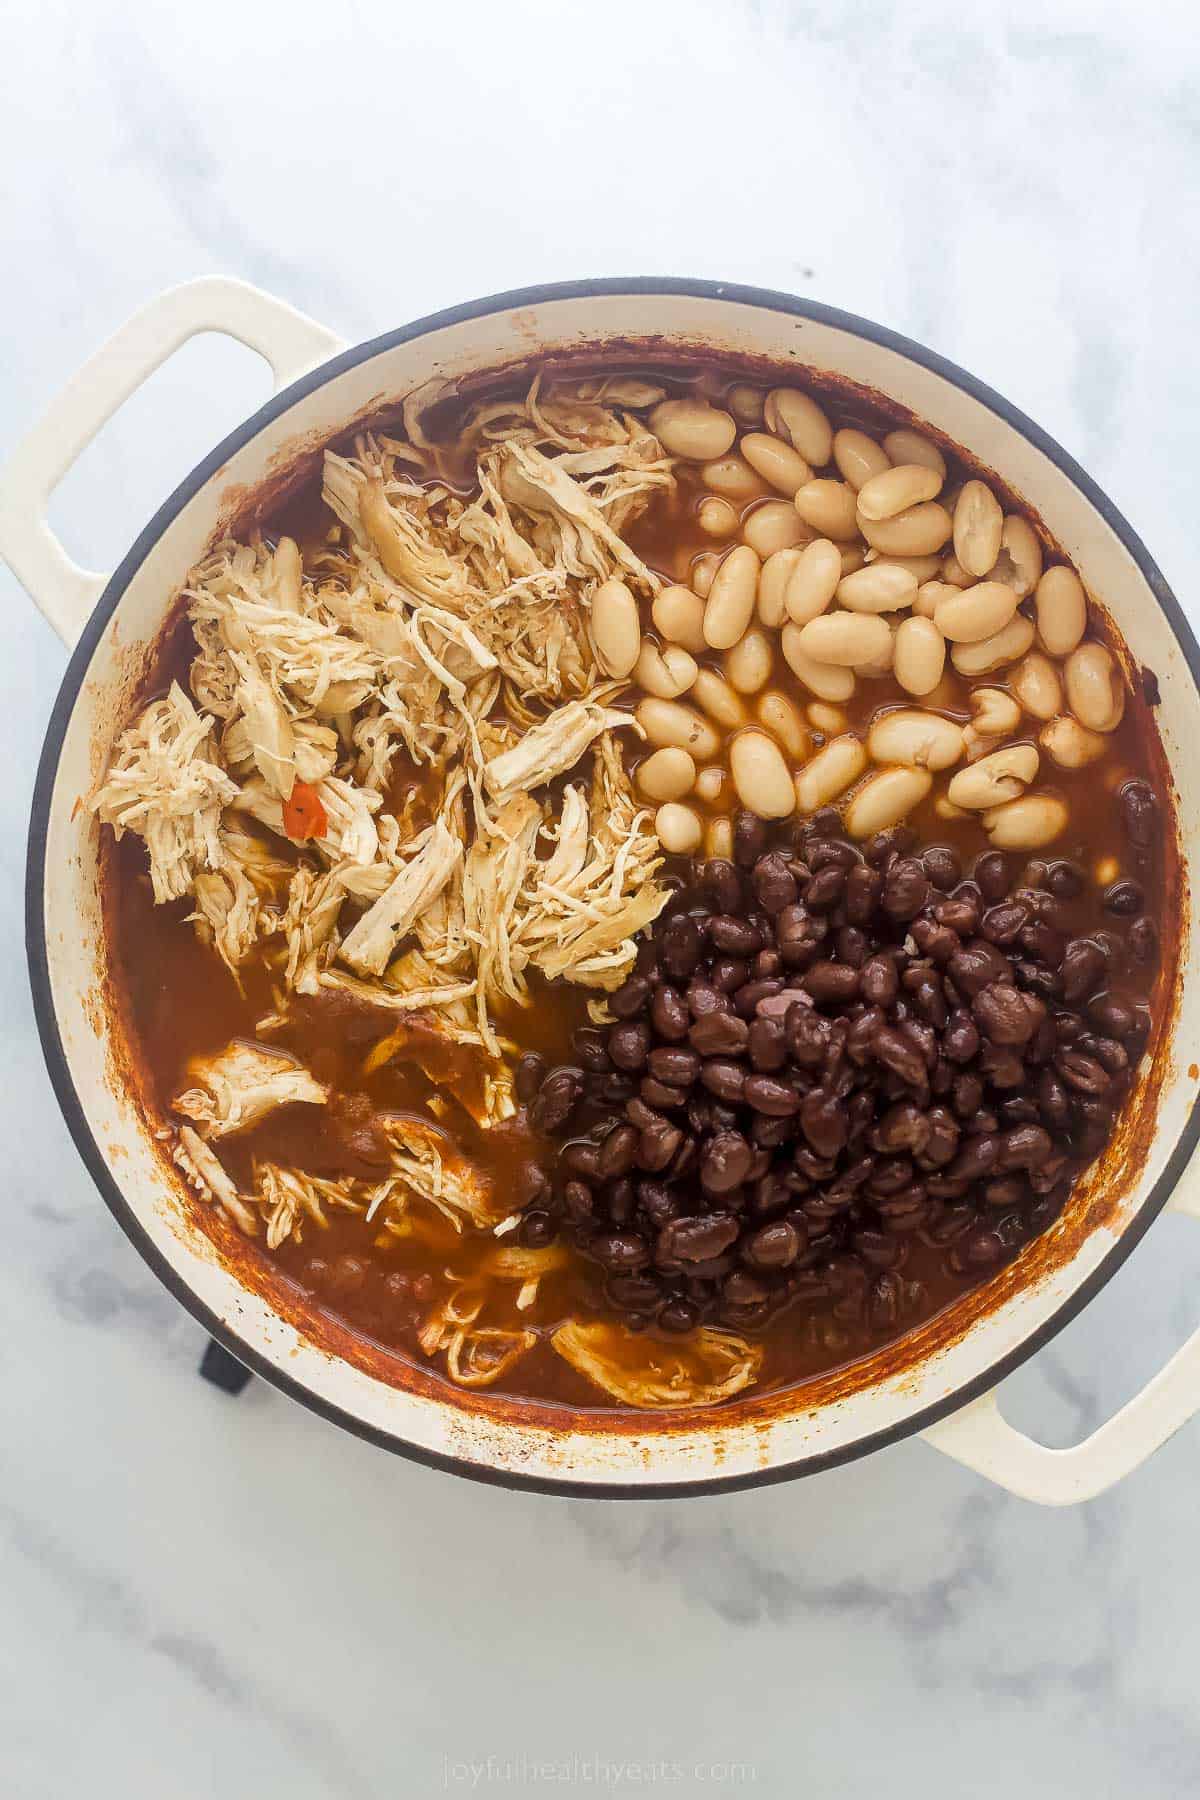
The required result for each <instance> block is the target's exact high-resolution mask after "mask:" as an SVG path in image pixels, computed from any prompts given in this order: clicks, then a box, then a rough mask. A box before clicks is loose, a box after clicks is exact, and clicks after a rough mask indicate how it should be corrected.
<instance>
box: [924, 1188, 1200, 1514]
mask: <svg viewBox="0 0 1200 1800" xmlns="http://www.w3.org/2000/svg"><path fill="white" fill-rule="evenodd" d="M1191 1174H1192V1171H1190V1170H1189V1171H1188V1175H1191ZM1170 1204H1171V1208H1172V1210H1173V1211H1175V1212H1181V1213H1186V1214H1187V1215H1188V1217H1189V1218H1193V1219H1200V1177H1197V1176H1193V1178H1192V1179H1191V1180H1188V1179H1187V1177H1186V1176H1185V1179H1184V1181H1183V1182H1182V1183H1181V1184H1180V1186H1179V1187H1177V1188H1176V1190H1175V1192H1174V1194H1173V1195H1172V1197H1171V1203H1170ZM1197 1412H1200V1330H1197V1331H1194V1332H1193V1333H1192V1335H1191V1337H1190V1338H1189V1339H1188V1341H1187V1343H1186V1344H1184V1346H1183V1348H1182V1349H1180V1350H1177V1351H1176V1352H1175V1355H1174V1356H1173V1357H1172V1358H1171V1360H1170V1362H1168V1363H1166V1364H1165V1365H1164V1366H1163V1368H1161V1369H1160V1370H1159V1372H1158V1374H1157V1375H1155V1376H1154V1377H1153V1378H1152V1379H1151V1380H1150V1381H1148V1382H1147V1383H1146V1385H1145V1387H1144V1388H1143V1389H1142V1391H1141V1393H1139V1394H1135V1395H1134V1397H1133V1399H1132V1400H1130V1401H1128V1402H1127V1403H1126V1405H1124V1406H1123V1407H1122V1408H1121V1410H1120V1412H1117V1413H1114V1414H1113V1416H1112V1418H1111V1419H1109V1420H1108V1421H1107V1423H1106V1424H1104V1425H1101V1426H1100V1428H1099V1430H1097V1431H1094V1432H1093V1433H1092V1435H1091V1437H1088V1438H1085V1439H1084V1440H1083V1442H1082V1444H1075V1445H1073V1446H1072V1447H1071V1448H1070V1449H1069V1450H1050V1449H1047V1447H1046V1446H1045V1444H1039V1443H1037V1442H1036V1441H1035V1440H1034V1439H1033V1438H1030V1437H1026V1436H1025V1434H1024V1432H1021V1431H1018V1430H1017V1429H1016V1427H1015V1426H1014V1425H1010V1424H1009V1423H1008V1421H1007V1419H1005V1418H1004V1416H1003V1414H1002V1413H1001V1411H1000V1407H999V1403H998V1401H997V1398H996V1390H995V1389H993V1390H992V1391H991V1392H990V1393H987V1394H981V1395H980V1397H979V1399H978V1400H972V1401H971V1402H970V1404H969V1405H967V1406H964V1407H963V1408H962V1410H961V1412H956V1413H951V1415H950V1417H949V1418H948V1419H941V1420H939V1422H938V1423H937V1424H936V1425H931V1426H930V1427H929V1429H928V1430H927V1431H923V1432H922V1433H921V1436H922V1437H923V1438H924V1440H925V1442H926V1443H927V1444H932V1445H933V1447H934V1449H935V1450H940V1451H941V1452H942V1454H943V1455H944V1456H950V1457H953V1459H954V1461H955V1462H960V1463H962V1464H964V1465H965V1467H966V1468H968V1469H974V1471H975V1473H976V1474H977V1475H986V1476H987V1478H988V1480H989V1481H994V1482H995V1483H996V1485H997V1487H1002V1488H1007V1489H1008V1491H1009V1493H1010V1494H1019V1495H1020V1497H1021V1498H1022V1499H1023V1500H1035V1501H1037V1502H1038V1504H1039V1505H1041V1506H1073V1505H1075V1504H1076V1502H1078V1501H1080V1500H1093V1499H1094V1498H1095V1497H1096V1495H1097V1494H1103V1493H1104V1492H1105V1490H1106V1489H1107V1488H1110V1487H1113V1486H1115V1485H1116V1483H1117V1482H1118V1481H1122V1480H1124V1478H1125V1476H1126V1475H1129V1474H1132V1472H1133V1470H1134V1469H1136V1468H1138V1467H1139V1465H1140V1464H1142V1463H1144V1462H1145V1460H1146V1458H1147V1457H1148V1456H1151V1455H1152V1454H1153V1453H1154V1451H1155V1450H1157V1449H1158V1447H1159V1445H1160V1444H1165V1443H1166V1441H1167V1439H1168V1438H1169V1437H1172V1436H1173V1435H1174V1433H1175V1432H1177V1431H1178V1430H1179V1428H1180V1426H1181V1425H1186V1424H1187V1422H1188V1420H1189V1419H1191V1418H1193V1417H1194V1416H1195V1414H1196V1413H1197Z"/></svg>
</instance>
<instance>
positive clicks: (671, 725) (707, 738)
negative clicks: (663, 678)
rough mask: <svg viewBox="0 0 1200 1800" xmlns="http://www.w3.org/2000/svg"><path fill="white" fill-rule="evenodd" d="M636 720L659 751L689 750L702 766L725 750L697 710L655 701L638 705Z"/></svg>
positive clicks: (678, 704) (644, 701) (654, 699)
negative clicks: (669, 749) (671, 749)
mask: <svg viewBox="0 0 1200 1800" xmlns="http://www.w3.org/2000/svg"><path fill="white" fill-rule="evenodd" d="M633 716H634V718H635V719H636V720H637V722H638V724H639V725H640V726H641V728H642V730H643V731H644V732H645V734H646V736H647V738H648V739H649V740H650V742H651V743H652V744H653V745H654V746H655V747H656V748H657V749H659V750H664V749H668V748H678V749H680V750H686V751H687V752H688V753H689V755H691V756H692V757H694V758H695V759H696V760H697V761H698V762H711V761H712V759H713V758H714V756H716V754H717V752H718V750H720V748H721V740H720V739H719V738H718V736H717V734H716V732H715V731H714V730H713V728H712V726H711V725H710V724H709V722H708V720H707V719H704V718H702V717H701V716H700V714H699V713H698V712H697V711H696V709H695V707H693V706H684V705H683V704H682V703H681V702H680V701H678V700H660V699H657V698H652V699H649V700H641V701H639V702H638V706H637V709H636V711H635V712H634V715H633Z"/></svg>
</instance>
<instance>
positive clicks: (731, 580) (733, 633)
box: [704, 544, 759, 650]
mask: <svg viewBox="0 0 1200 1800" xmlns="http://www.w3.org/2000/svg"><path fill="white" fill-rule="evenodd" d="M758 571H759V561H758V557H757V555H756V554H755V552H754V551H753V550H752V549H751V548H750V546H749V544H739V545H738V546H737V547H736V549H733V550H731V551H730V552H729V554H728V556H726V558H725V559H724V561H723V562H722V564H721V566H720V568H719V569H718V570H717V572H716V575H715V576H714V577H713V584H712V587H711V588H710V589H709V591H708V602H707V604H706V606H705V608H704V641H705V643H706V644H708V645H709V646H710V647H711V648H712V649H713V650H728V649H730V648H731V647H732V646H733V645H734V644H736V643H737V641H738V639H739V638H740V637H741V635H742V633H743V632H744V631H745V629H746V627H747V626H748V625H749V623H750V620H751V619H752V618H753V616H754V601H755V598H756V596H757V593H758Z"/></svg>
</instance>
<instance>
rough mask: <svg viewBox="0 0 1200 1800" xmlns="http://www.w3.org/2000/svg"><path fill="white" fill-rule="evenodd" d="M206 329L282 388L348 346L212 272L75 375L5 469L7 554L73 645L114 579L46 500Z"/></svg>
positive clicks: (1, 524) (138, 320)
mask: <svg viewBox="0 0 1200 1800" xmlns="http://www.w3.org/2000/svg"><path fill="white" fill-rule="evenodd" d="M201 331H220V332H224V333H225V334H226V336H228V337H234V338H237V339H238V340H239V341H240V342H241V343H243V344H245V345H246V346H247V348H249V349H251V350H256V351H257V352H258V354H259V355H260V356H262V357H264V358H265V359H266V361H267V362H268V363H270V365H271V370H272V373H273V374H274V376H275V391H276V392H277V393H278V391H279V389H280V388H282V387H286V386H287V384H288V383H289V382H291V381H294V380H295V379H296V377H297V376H298V375H301V374H303V373H304V372H305V370H307V369H311V368H314V367H316V365H317V364H318V363H322V362H325V361H326V360H327V359H328V358H329V357H331V356H334V355H336V354H337V352H338V351H339V350H342V349H344V348H345V345H344V343H343V340H342V339H341V338H339V337H338V336H337V335H336V333H334V332H332V331H329V330H328V329H327V328H326V327H325V326H324V325H318V324H317V322H316V321H315V320H314V319H310V318H307V317H306V316H305V315H304V314H303V313H301V312H297V311H296V310H295V308H294V307H291V306H289V305H287V303H286V302H285V301H283V300H276V299H275V297H274V296H273V295H272V294H266V293H264V292H263V291H262V289H261V288H256V287H251V286H250V285H249V283H248V282H244V281H235V280H233V279H232V278H231V277H229V276H225V275H206V276H202V277H201V278H200V279H199V280H198V281H186V282H184V283H183V284H182V285H181V286H180V287H174V288H168V289H167V291H166V292H165V293H163V294H159V295H158V297H157V298H156V299H154V300H151V301H150V302H149V303H148V304H147V305H146V306H143V307H142V308H141V310H140V311H139V312H136V313H134V315H133V317H132V318H131V319H128V320H127V321H126V322H125V324H124V325H122V326H121V328H120V330H119V331H117V332H116V333H114V335H113V336H112V337H110V338H109V340H108V342H107V343H106V344H103V345H102V346H101V348H100V349H99V350H97V351H96V353H95V355H94V356H92V357H91V358H89V360H88V361H87V362H86V363H84V365H83V367H82V368H81V369H80V370H79V371H78V372H77V373H76V374H75V375H73V376H72V378H71V380H70V381H68V383H67V385H66V386H65V387H64V388H63V389H62V391H61V393H59V394H58V395H57V396H56V397H55V399H54V400H52V401H51V403H50V406H49V408H48V410H47V411H46V413H45V414H44V415H43V416H42V418H41V419H39V420H38V422H37V424H36V425H35V426H34V427H33V429H32V430H31V431H30V432H29V433H28V434H27V436H26V437H25V438H24V440H23V441H22V442H21V443H20V444H19V445H18V446H17V448H16V450H14V452H13V454H12V456H11V457H10V459H9V461H8V463H7V465H6V467H5V468H4V469H3V470H2V471H0V556H2V557H3V558H4V560H5V562H7V564H8V565H9V567H10V568H11V569H12V571H13V574H14V575H15V576H16V577H17V579H18V581H20V582H21V584H22V585H23V586H24V587H25V588H26V589H27V590H28V592H29V594H30V597H31V598H32V599H33V601H34V603H35V605H36V606H37V607H38V608H39V609H40V611H41V612H42V613H44V614H45V616H46V618H47V619H48V620H49V622H50V624H51V625H52V626H53V627H54V629H55V631H57V633H58V635H59V637H61V638H62V639H63V640H64V642H65V643H66V644H68V645H69V646H73V645H74V644H75V643H76V641H77V640H78V638H79V636H80V633H81V632H82V630H83V628H84V625H85V624H86V623H87V620H88V618H89V617H90V616H91V612H92V608H93V607H94V606H95V604H96V601H97V600H98V599H99V598H100V595H101V594H102V593H103V591H104V588H105V586H106V585H107V582H108V576H107V575H101V574H97V573H95V572H94V571H92V570H90V569H84V568H81V567H80V565H79V564H78V563H77V562H75V561H74V560H73V558H72V557H70V556H68V554H67V552H66V550H64V548H63V546H62V544H60V543H59V541H58V539H57V538H56V537H55V535H54V533H53V532H52V531H51V529H50V526H49V523H48V522H47V519H46V504H47V501H48V500H49V498H50V495H51V494H52V493H53V491H54V489H55V488H56V487H57V486H58V483H59V482H60V481H61V480H62V478H63V476H64V475H65V474H66V472H67V470H68V469H69V468H70V467H71V465H72V463H73V462H74V461H75V459H76V458H77V457H78V456H79V454H80V452H81V451H82V450H84V449H85V448H86V447H87V445H88V444H90V443H91V441H92V439H93V438H94V437H95V435H96V433H97V432H98V431H99V429H100V427H101V426H102V425H104V424H106V423H107V421H108V420H109V419H110V418H111V417H112V415H113V413H115V412H116V411H117V409H118V408H119V407H120V406H121V405H122V403H123V402H124V401H126V400H127V399H128V398H129V396H130V394H132V393H133V392H134V390H135V389H136V388H138V387H140V386H141V384H142V382H143V381H145V380H146V377H147V376H148V375H151V374H153V372H154V370H155V369H157V368H158V366H159V364H160V363H164V362H165V361H166V360H167V358H168V357H169V356H171V355H173V354H174V352H175V351H176V350H178V349H179V348H180V346H181V345H182V344H185V343H186V342H187V340H188V339H189V338H191V337H195V336H196V334H197V332H201Z"/></svg>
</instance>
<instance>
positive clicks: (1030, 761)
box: [946, 744, 1039, 812]
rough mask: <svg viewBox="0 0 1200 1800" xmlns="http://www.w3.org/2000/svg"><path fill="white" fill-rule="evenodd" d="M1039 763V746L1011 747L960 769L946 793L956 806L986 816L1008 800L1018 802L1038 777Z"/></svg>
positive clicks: (1011, 745) (982, 757)
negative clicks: (987, 811)
mask: <svg viewBox="0 0 1200 1800" xmlns="http://www.w3.org/2000/svg"><path fill="white" fill-rule="evenodd" d="M1038 761H1039V758H1038V753H1037V746H1036V745H1034V744H1009V745H1007V746H1006V747H1005V748H1004V749H1003V750H993V751H992V753H991V755H990V756H981V757H980V759H979V761H978V762H975V763H971V764H970V766H969V767H968V768H965V769H960V770H959V771H958V773H957V775H954V776H952V777H951V779H950V786H949V787H948V788H947V789H946V793H947V794H948V796H949V797H950V799H951V800H952V801H953V802H954V804H955V806H964V807H966V808H967V809H968V811H970V812H984V811H986V810H987V808H988V807H991V806H999V805H1001V804H1002V803H1003V802H1004V801H1005V800H1016V799H1019V798H1020V796H1021V795H1022V794H1023V793H1024V792H1025V789H1026V788H1027V787H1028V786H1029V783H1030V782H1031V781H1033V780H1034V778H1035V777H1036V775H1037V772H1038Z"/></svg>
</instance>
